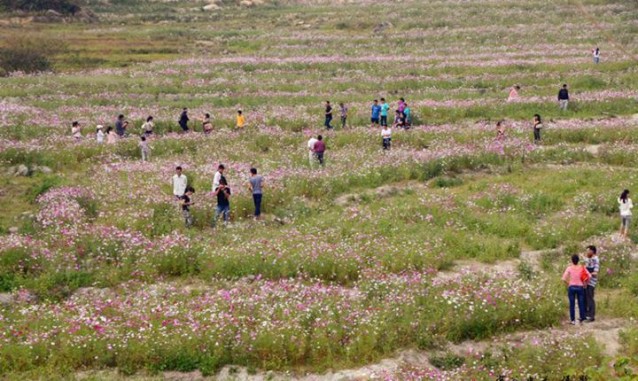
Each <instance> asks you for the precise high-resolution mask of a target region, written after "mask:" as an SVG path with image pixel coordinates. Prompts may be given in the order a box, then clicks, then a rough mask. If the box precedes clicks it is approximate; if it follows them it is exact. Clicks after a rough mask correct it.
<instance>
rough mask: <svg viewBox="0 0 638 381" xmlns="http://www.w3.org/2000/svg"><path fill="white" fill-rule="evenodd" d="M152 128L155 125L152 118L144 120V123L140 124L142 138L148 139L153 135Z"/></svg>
mask: <svg viewBox="0 0 638 381" xmlns="http://www.w3.org/2000/svg"><path fill="white" fill-rule="evenodd" d="M154 127H155V124H154V123H153V117H152V116H149V117H148V118H146V123H144V124H142V133H144V136H146V137H149V136H151V135H153V128H154Z"/></svg>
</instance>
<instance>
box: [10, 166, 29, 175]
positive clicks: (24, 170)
mask: <svg viewBox="0 0 638 381" xmlns="http://www.w3.org/2000/svg"><path fill="white" fill-rule="evenodd" d="M13 175H14V176H29V167H27V166H26V165H24V164H20V165H18V166H16V167H15V169H14V171H13Z"/></svg>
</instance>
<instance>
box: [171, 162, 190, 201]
mask: <svg viewBox="0 0 638 381" xmlns="http://www.w3.org/2000/svg"><path fill="white" fill-rule="evenodd" d="M187 185H188V178H187V177H186V175H184V174H183V173H182V167H181V166H179V165H178V166H177V167H175V174H174V175H173V196H175V199H176V200H179V198H180V197H182V196H183V195H184V192H186V186H187Z"/></svg>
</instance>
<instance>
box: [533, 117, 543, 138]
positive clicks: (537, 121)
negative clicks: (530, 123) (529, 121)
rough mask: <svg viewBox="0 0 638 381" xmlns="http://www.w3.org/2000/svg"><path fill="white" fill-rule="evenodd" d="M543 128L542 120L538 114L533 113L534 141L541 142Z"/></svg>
mask: <svg viewBox="0 0 638 381" xmlns="http://www.w3.org/2000/svg"><path fill="white" fill-rule="evenodd" d="M542 129H543V122H542V121H541V116H540V115H539V114H534V143H535V144H538V143H540V142H541V130H542Z"/></svg>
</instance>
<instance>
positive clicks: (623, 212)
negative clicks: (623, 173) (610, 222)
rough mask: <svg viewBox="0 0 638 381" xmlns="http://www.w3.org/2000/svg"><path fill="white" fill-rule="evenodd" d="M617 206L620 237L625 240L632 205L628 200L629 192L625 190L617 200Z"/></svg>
mask: <svg viewBox="0 0 638 381" xmlns="http://www.w3.org/2000/svg"><path fill="white" fill-rule="evenodd" d="M618 205H619V206H620V236H621V237H623V238H627V232H628V231H629V223H630V222H631V209H633V207H634V204H633V203H632V202H631V199H630V198H629V190H628V189H625V190H624V191H622V193H621V194H620V197H619V198H618Z"/></svg>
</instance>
